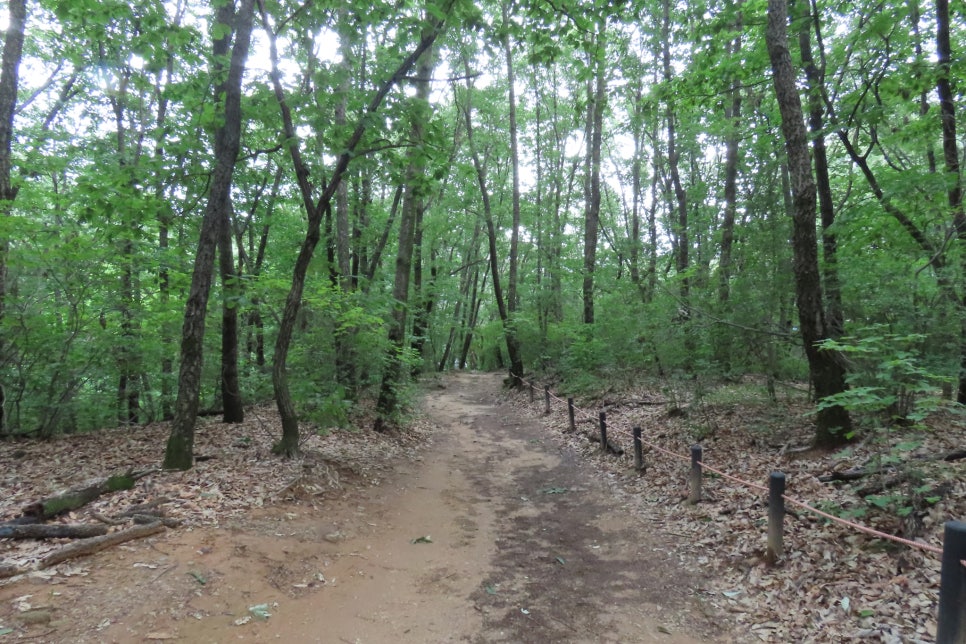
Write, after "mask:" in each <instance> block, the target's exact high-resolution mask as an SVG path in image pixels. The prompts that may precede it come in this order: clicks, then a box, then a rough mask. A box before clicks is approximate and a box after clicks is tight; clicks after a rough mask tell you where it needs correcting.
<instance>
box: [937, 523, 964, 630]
mask: <svg viewBox="0 0 966 644" xmlns="http://www.w3.org/2000/svg"><path fill="white" fill-rule="evenodd" d="M964 560H966V523H964V522H962V521H948V522H946V528H945V531H944V532H943V563H942V572H941V573H940V576H939V631H938V633H937V635H936V644H964V643H966V567H964V565H963V563H962V562H963V561H964Z"/></svg>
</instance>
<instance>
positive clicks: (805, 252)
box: [765, 0, 852, 448]
mask: <svg viewBox="0 0 966 644" xmlns="http://www.w3.org/2000/svg"><path fill="white" fill-rule="evenodd" d="M787 23H788V5H787V4H786V0H769V1H768V25H767V29H766V32H765V41H766V45H767V47H768V56H769V59H770V60H771V66H772V71H773V83H774V87H775V96H776V98H777V99H778V107H779V110H780V112H781V121H782V123H781V125H782V135H783V137H784V139H785V153H786V157H787V159H788V170H789V176H790V179H791V188H792V201H793V208H792V224H793V232H792V250H793V255H794V259H793V270H794V273H795V296H796V303H797V305H798V319H799V326H800V327H801V334H802V342H803V344H804V345H805V355H806V357H807V359H808V366H809V374H810V376H811V380H812V385H813V387H814V391H815V396H816V398H817V399H822V398H825V397H827V396H830V395H832V394H837V393H841V392H843V391H845V389H846V383H845V369H844V367H843V365H842V362H841V361H840V360H839V359H838V356H837V355H836V354H835V353H833V352H831V351H822V350H820V349H819V348H818V343H819V342H821V341H822V340H824V339H826V338H828V337H829V336H828V330H827V328H826V323H825V312H824V307H823V303H822V285H821V281H820V277H819V269H818V249H817V244H818V240H817V236H816V232H815V219H816V195H815V192H816V189H815V181H814V178H813V177H812V165H811V160H810V158H809V154H808V134H807V132H806V130H805V121H804V117H803V113H802V102H801V97H800V96H799V95H798V88H797V87H796V79H795V73H794V71H793V69H792V60H791V54H790V53H789V50H788V29H787ZM851 429H852V422H851V419H850V418H849V413H848V411H847V410H846V409H845V408H844V407H842V406H840V405H835V406H830V407H827V408H825V409H821V410H819V411H818V413H817V415H816V431H815V446H816V447H818V448H830V447H834V446H837V445H841V444H843V443H846V442H848V441H849V440H850V438H851Z"/></svg>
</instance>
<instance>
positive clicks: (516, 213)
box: [503, 2, 523, 387]
mask: <svg viewBox="0 0 966 644" xmlns="http://www.w3.org/2000/svg"><path fill="white" fill-rule="evenodd" d="M503 25H504V29H503V53H504V56H505V60H506V74H507V84H508V101H509V105H508V106H507V107H508V109H509V121H510V167H511V170H512V181H513V192H512V195H511V200H512V210H513V217H512V224H511V228H510V266H509V270H508V271H507V293H506V296H507V302H506V304H507V306H506V308H507V320H508V322H509V323H508V324H504V325H503V332H504V334H505V335H506V347H507V354H508V355H509V357H510V382H511V383H512V385H513V386H514V387H519V386H521V385H522V384H523V381H522V380H521V379H520V378H521V377H522V376H523V355H522V352H521V349H520V338H519V336H518V335H517V329H516V324H515V322H516V320H515V319H514V318H515V316H516V313H517V309H518V308H519V306H520V298H519V296H518V295H517V286H518V285H517V282H518V281H519V263H520V259H519V252H520V151H519V143H518V141H517V97H516V88H515V87H514V84H515V83H516V78H515V77H514V73H513V50H512V49H511V43H510V5H509V3H507V2H504V3H503Z"/></svg>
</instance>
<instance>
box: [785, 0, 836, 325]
mask: <svg viewBox="0 0 966 644" xmlns="http://www.w3.org/2000/svg"><path fill="white" fill-rule="evenodd" d="M796 6H800V7H801V9H800V10H799V14H800V15H799V17H798V20H799V24H798V48H799V52H800V54H801V58H802V66H803V67H804V68H805V79H806V82H807V87H808V127H809V131H810V132H811V136H812V156H813V158H814V160H815V180H816V187H817V190H818V207H819V213H820V215H821V222H822V259H823V260H824V263H823V267H822V274H823V277H824V278H825V284H824V287H825V289H824V290H825V302H826V308H825V324H826V328H827V330H828V334H829V337H831V338H838V337H840V336H841V335H842V333H844V331H845V313H844V310H843V306H842V287H841V284H840V281H839V271H838V263H837V262H838V241H837V240H836V238H835V231H834V229H833V228H832V224H834V223H835V204H834V202H833V199H832V182H831V178H830V177H829V168H828V152H827V151H826V148H825V134H824V128H825V104H824V99H823V88H822V83H823V82H824V79H823V71H822V70H820V69H819V68H818V67H817V66H816V65H815V60H814V58H813V56H812V38H811V30H812V26H813V24H814V26H815V27H816V29H817V28H818V20H819V17H818V16H814V18H813V17H811V11H810V5H809V4H808V2H807V0H797V3H796ZM813 20H814V22H813Z"/></svg>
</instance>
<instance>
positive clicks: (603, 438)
mask: <svg viewBox="0 0 966 644" xmlns="http://www.w3.org/2000/svg"><path fill="white" fill-rule="evenodd" d="M600 451H601V452H603V453H604V454H606V453H607V414H606V413H605V412H600Z"/></svg>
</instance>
